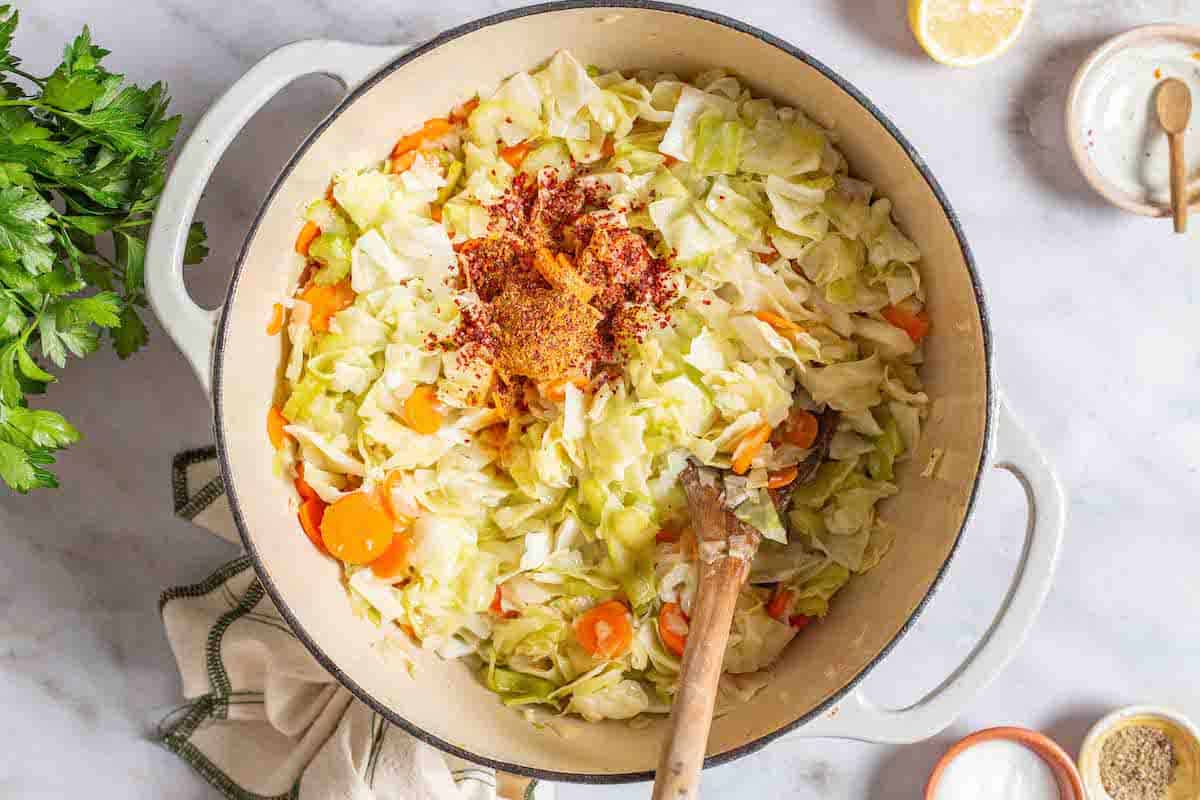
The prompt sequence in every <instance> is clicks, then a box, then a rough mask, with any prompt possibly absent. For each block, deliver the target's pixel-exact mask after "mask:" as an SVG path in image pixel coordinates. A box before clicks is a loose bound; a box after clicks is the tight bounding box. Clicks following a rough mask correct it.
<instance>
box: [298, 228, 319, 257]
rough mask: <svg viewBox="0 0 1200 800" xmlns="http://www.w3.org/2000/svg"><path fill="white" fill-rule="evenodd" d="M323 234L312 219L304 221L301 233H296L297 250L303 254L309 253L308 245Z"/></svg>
mask: <svg viewBox="0 0 1200 800" xmlns="http://www.w3.org/2000/svg"><path fill="white" fill-rule="evenodd" d="M320 235H321V229H320V228H319V227H318V226H317V223H315V222H313V221H312V220H311V219H310V220H309V221H308V222H305V223H304V227H303V228H301V229H300V233H299V234H297V235H296V252H297V253H299V254H300V255H302V256H306V255H308V247H309V245H311V244H312V242H313V239H315V238H317V237H318V236H320Z"/></svg>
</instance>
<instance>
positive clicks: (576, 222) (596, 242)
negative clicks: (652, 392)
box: [451, 170, 675, 406]
mask: <svg viewBox="0 0 1200 800" xmlns="http://www.w3.org/2000/svg"><path fill="white" fill-rule="evenodd" d="M604 200H605V198H604V190H603V189H602V188H600V187H587V188H585V187H584V186H583V185H582V184H581V183H580V182H579V181H577V180H575V179H573V178H569V179H567V180H562V181H560V180H559V179H558V177H557V175H556V174H554V173H553V172H552V171H549V170H547V171H543V173H542V174H541V175H538V176H536V177H534V176H530V175H525V174H521V175H517V176H516V177H515V178H514V179H513V183H512V186H511V187H510V188H509V190H508V191H507V192H506V193H505V194H504V196H503V197H501V199H500V200H499V201H498V202H496V203H494V204H492V205H491V206H489V207H488V212H489V215H490V218H491V219H490V225H489V229H490V231H491V232H492V235H491V236H490V237H489V238H486V239H474V240H471V241H468V242H466V243H464V244H462V245H461V246H460V247H458V248H457V249H458V254H459V264H460V267H461V270H460V271H461V274H462V276H463V280H464V281H465V283H466V288H467V289H469V290H471V291H473V292H474V293H475V294H476V295H477V296H478V297H479V300H480V302H479V303H478V304H471V305H469V306H468V307H465V308H463V309H462V312H463V313H462V315H461V323H460V327H459V330H458V331H457V332H456V333H455V335H454V336H453V337H452V340H451V343H452V345H455V346H458V347H460V348H462V347H466V346H468V345H469V346H471V347H472V348H473V354H474V357H478V358H482V359H487V360H488V361H489V362H490V363H493V364H494V365H495V366H496V367H497V368H498V370H499V371H500V373H501V377H502V378H503V379H505V380H504V388H503V391H505V392H507V393H508V394H511V395H512V397H511V398H509V401H510V402H511V403H513V404H516V405H518V406H519V405H520V404H521V403H522V400H523V398H524V395H526V394H527V392H526V391H525V389H527V388H528V386H527V385H523V384H522V379H528V380H532V381H545V380H553V379H556V378H559V377H561V376H562V375H564V374H568V373H573V372H574V373H581V374H584V375H589V374H591V373H592V372H593V371H594V370H595V369H596V368H597V367H599V366H602V365H605V364H611V363H613V362H615V361H618V360H619V359H620V358H621V355H622V349H623V348H622V347H621V344H622V343H623V342H626V341H630V340H640V339H641V337H642V335H643V334H644V332H645V331H646V330H649V329H650V328H651V327H653V326H655V325H657V326H659V327H666V326H667V325H668V324H669V318H668V317H667V315H666V314H665V310H666V309H667V307H668V306H669V305H670V304H671V302H672V301H673V300H674V299H675V289H674V282H673V281H672V280H671V273H672V270H671V268H670V266H669V264H668V262H667V260H665V259H661V258H655V257H654V256H653V254H652V250H651V248H650V246H649V245H648V243H647V241H646V239H645V238H644V237H643V235H642V234H641V233H640V232H637V231H634V230H631V229H630V228H628V227H625V226H624V225H622V224H620V222H619V218H618V217H617V216H616V215H614V214H612V213H611V212H609V211H608V210H607V208H606V207H605V205H604ZM539 251H540V252H541V253H542V257H543V258H546V257H547V256H548V255H553V256H554V257H555V258H561V259H563V260H564V261H565V262H568V263H571V264H573V265H575V269H576V271H577V272H578V276H577V277H579V278H580V279H581V280H582V282H583V284H582V285H580V286H576V287H574V288H575V289H576V291H573V292H571V291H565V290H564V288H563V287H561V286H557V287H556V286H554V285H552V284H551V283H549V282H548V281H547V279H546V277H544V275H543V273H544V272H545V270H542V271H539V270H538V269H537V268H536V266H535V258H536V256H537V254H538V253H539ZM584 288H586V289H590V290H594V291H580V289H584ZM588 298H590V300H589V301H588V302H585V300H588ZM524 384H528V381H524Z"/></svg>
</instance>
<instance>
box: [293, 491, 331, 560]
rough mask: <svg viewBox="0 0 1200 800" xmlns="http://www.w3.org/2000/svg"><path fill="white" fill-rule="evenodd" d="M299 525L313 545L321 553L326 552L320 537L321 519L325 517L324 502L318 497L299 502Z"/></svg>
mask: <svg viewBox="0 0 1200 800" xmlns="http://www.w3.org/2000/svg"><path fill="white" fill-rule="evenodd" d="M299 516H300V527H301V528H303V529H304V535H305V536H307V537H308V540H309V541H310V542H312V543H313V546H314V547H316V548H317V549H318V550H320V551H321V552H322V553H326V552H328V551H327V550H326V549H325V541H324V540H323V539H322V538H321V520H322V519H324V517H325V503H323V502H321V499H320V498H314V499H312V500H305V501H304V502H303V503H301V504H300V514H299Z"/></svg>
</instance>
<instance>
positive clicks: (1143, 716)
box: [1079, 706, 1200, 800]
mask: <svg viewBox="0 0 1200 800" xmlns="http://www.w3.org/2000/svg"><path fill="white" fill-rule="evenodd" d="M1133 725H1148V726H1150V727H1152V728H1158V729H1159V730H1161V731H1162V732H1163V733H1165V734H1167V736H1168V737H1170V739H1171V745H1172V746H1173V747H1174V749H1175V759H1176V761H1177V762H1178V763H1177V765H1176V767H1175V775H1174V778H1173V780H1172V781H1171V785H1170V786H1169V787H1168V788H1167V795H1166V800H1195V799H1196V798H1197V797H1200V730H1197V729H1196V726H1195V725H1193V724H1192V722H1191V720H1189V719H1188V718H1187V717H1185V716H1184V715H1183V714H1180V713H1179V712H1178V711H1172V710H1171V709H1169V708H1163V707H1161V706H1129V707H1127V708H1121V709H1118V710H1116V711H1114V712H1112V713H1111V714H1109V715H1108V716H1106V717H1103V718H1102V719H1101V720H1100V721H1099V722H1097V723H1096V724H1095V725H1093V726H1092V728H1091V730H1089V731H1088V734H1087V738H1085V739H1084V740H1083V746H1082V747H1080V748H1079V773H1080V775H1082V776H1083V785H1084V787H1085V788H1086V789H1087V795H1088V798H1089V799H1090V800H1112V796H1111V795H1110V794H1109V793H1108V792H1106V791H1105V790H1104V782H1103V781H1101V780H1100V752H1101V750H1102V748H1103V747H1104V740H1105V739H1107V738H1108V736H1109V735H1110V734H1112V733H1114V732H1116V731H1118V730H1120V729H1121V728H1125V727H1130V726H1133Z"/></svg>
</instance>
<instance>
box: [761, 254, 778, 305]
mask: <svg viewBox="0 0 1200 800" xmlns="http://www.w3.org/2000/svg"><path fill="white" fill-rule="evenodd" d="M757 256H758V260H759V261H761V262H762V263H763V264H774V263H775V262H776V261H778V260H779V251H778V250H769V251H768V252H766V253H758V254H757ZM759 319H762V318H761V317H760V318H759Z"/></svg>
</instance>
